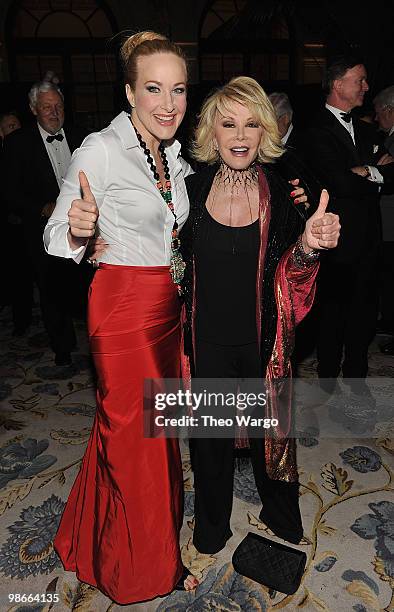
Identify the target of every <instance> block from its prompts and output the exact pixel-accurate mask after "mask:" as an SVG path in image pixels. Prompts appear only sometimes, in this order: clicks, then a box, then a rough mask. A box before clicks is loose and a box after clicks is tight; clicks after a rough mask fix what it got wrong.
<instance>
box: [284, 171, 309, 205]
mask: <svg viewBox="0 0 394 612" xmlns="http://www.w3.org/2000/svg"><path fill="white" fill-rule="evenodd" d="M299 182H300V179H298V178H297V179H292V180H291V181H289V183H290V185H293V187H296V189H293V191H292V192H291V193H290V195H291V197H292V198H293V202H294V204H304V206H305V208H309V206H310V204H309V202H308V196H307V195H305V189H304V188H303V187H298V185H299Z"/></svg>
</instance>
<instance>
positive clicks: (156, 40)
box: [120, 30, 187, 91]
mask: <svg viewBox="0 0 394 612" xmlns="http://www.w3.org/2000/svg"><path fill="white" fill-rule="evenodd" d="M156 53H173V54H174V55H176V56H177V57H180V58H181V59H182V60H183V61H184V62H185V68H186V74H187V61H186V56H185V54H184V53H183V51H182V49H181V47H180V46H179V45H177V44H176V43H174V42H172V41H171V40H168V38H166V37H165V36H163V34H158V33H157V32H152V31H149V30H146V31H144V32H137V33H136V34H133V35H132V36H129V37H128V38H127V39H126V40H125V41H124V43H123V45H122V47H121V49H120V57H121V60H122V62H123V73H124V79H125V83H126V84H128V85H129V86H130V89H131V90H132V91H134V90H135V84H136V81H137V74H138V59H139V58H140V57H146V56H149V55H154V54H156Z"/></svg>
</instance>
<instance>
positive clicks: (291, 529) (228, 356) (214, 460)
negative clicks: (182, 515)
mask: <svg viewBox="0 0 394 612" xmlns="http://www.w3.org/2000/svg"><path fill="white" fill-rule="evenodd" d="M196 376H197V378H233V379H234V386H233V388H232V389H231V390H229V389H226V391H232V392H235V391H236V388H237V386H238V381H239V379H247V378H261V367H260V356H259V350H258V345H257V343H251V344H245V345H240V346H224V345H217V344H212V343H209V342H205V341H203V340H197V343H196ZM241 384H242V383H241ZM263 435H264V432H263V431H262V436H263ZM249 445H250V456H251V462H252V467H253V473H254V478H255V482H256V487H257V490H258V493H259V496H260V499H261V501H262V504H263V509H262V511H261V513H260V518H261V519H262V520H263V521H264V523H265V524H266V525H267V526H268V527H269V528H270V529H271V530H272V531H273V532H274V533H275V534H276V535H277V536H279V537H281V538H283V539H285V540H288V541H289V542H293V543H295V544H297V543H298V542H299V541H300V540H301V538H302V535H303V530H302V521H301V515H300V510H299V498H298V490H299V485H298V483H287V482H283V481H278V480H271V479H270V478H269V477H268V476H267V473H266V469H265V453H264V438H252V437H250V438H249ZM234 452H235V451H234V439H232V438H230V439H222V438H211V439H205V438H199V439H197V438H196V439H193V440H191V460H192V467H193V471H194V488H195V526H194V536H193V542H194V545H195V547H196V548H197V550H199V551H200V552H201V553H210V554H214V553H217V552H219V550H221V549H222V548H223V547H224V546H225V543H226V541H227V540H228V539H229V538H230V537H231V536H232V532H231V529H230V517H231V510H232V502H233V480H234Z"/></svg>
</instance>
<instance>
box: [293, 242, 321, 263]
mask: <svg viewBox="0 0 394 612" xmlns="http://www.w3.org/2000/svg"><path fill="white" fill-rule="evenodd" d="M319 257H320V251H317V250H316V249H313V250H312V251H311V252H310V253H305V251H304V247H303V246H302V236H299V238H298V240H297V242H296V243H295V245H294V248H293V259H294V263H295V264H296V266H297V267H298V268H306V267H308V266H310V265H313V264H314V263H316V261H317V260H318V259H319Z"/></svg>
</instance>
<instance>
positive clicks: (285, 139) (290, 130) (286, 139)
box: [282, 123, 293, 145]
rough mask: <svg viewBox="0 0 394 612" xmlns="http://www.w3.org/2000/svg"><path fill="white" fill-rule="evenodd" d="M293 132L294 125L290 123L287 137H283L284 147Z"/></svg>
mask: <svg viewBox="0 0 394 612" xmlns="http://www.w3.org/2000/svg"><path fill="white" fill-rule="evenodd" d="M292 131H293V124H292V123H290V125H289V127H288V128H287V132H286V134H285V135H284V136H283V138H282V144H283V145H285V144H286V142H287V141H288V140H289V136H290V134H291V133H292Z"/></svg>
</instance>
